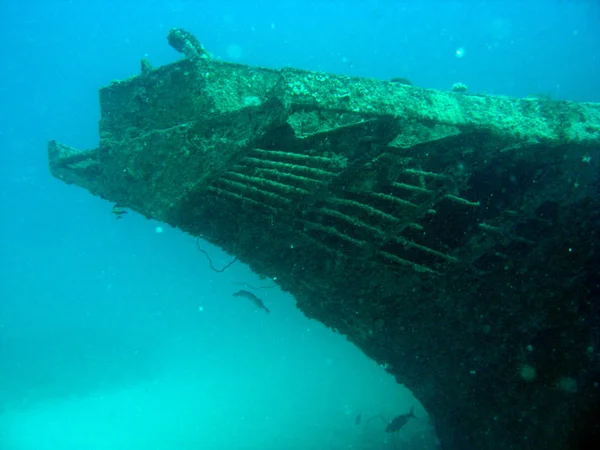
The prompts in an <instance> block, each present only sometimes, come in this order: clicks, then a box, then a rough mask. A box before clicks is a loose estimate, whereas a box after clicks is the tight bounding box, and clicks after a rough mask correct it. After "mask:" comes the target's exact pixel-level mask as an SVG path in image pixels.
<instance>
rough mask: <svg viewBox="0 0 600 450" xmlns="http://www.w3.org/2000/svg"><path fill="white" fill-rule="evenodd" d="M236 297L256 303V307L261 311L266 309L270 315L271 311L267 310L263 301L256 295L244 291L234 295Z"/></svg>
mask: <svg viewBox="0 0 600 450" xmlns="http://www.w3.org/2000/svg"><path fill="white" fill-rule="evenodd" d="M233 296H234V297H246V298H247V299H248V300H250V301H251V302H252V303H254V304H255V305H256V306H258V307H259V308H260V309H264V310H265V311H266V312H268V313H270V312H271V311H270V310H269V308H267V307H266V306H265V304H264V303H263V301H262V300H261V299H260V298H258V297H257V296H256V295H254V294H253V293H252V292H248V291H244V290H243V289H242V290H241V291H237V292H235V293H234V294H233Z"/></svg>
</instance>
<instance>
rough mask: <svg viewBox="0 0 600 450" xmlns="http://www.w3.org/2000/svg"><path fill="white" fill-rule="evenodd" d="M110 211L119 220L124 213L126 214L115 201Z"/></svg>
mask: <svg viewBox="0 0 600 450" xmlns="http://www.w3.org/2000/svg"><path fill="white" fill-rule="evenodd" d="M112 213H113V214H114V215H115V216H117V220H119V219H122V218H123V216H124V215H125V214H127V211H125V210H124V209H123V207H122V206H121V205H119V204H118V203H116V204H115V206H113V208H112Z"/></svg>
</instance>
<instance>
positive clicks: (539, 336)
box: [48, 29, 600, 450]
mask: <svg viewBox="0 0 600 450" xmlns="http://www.w3.org/2000/svg"><path fill="white" fill-rule="evenodd" d="M169 43H170V44H171V45H172V46H173V47H174V48H175V49H176V50H178V51H180V52H183V53H184V58H183V59H181V60H179V61H177V62H175V63H173V64H169V65H166V66H163V67H158V68H152V67H151V66H150V64H149V63H148V62H147V61H142V70H141V72H140V74H139V75H137V76H134V77H132V78H130V79H127V80H124V81H118V82H113V83H111V84H110V85H108V86H106V87H104V88H102V89H101V90H100V105H101V120H100V143H99V146H98V148H95V149H92V150H79V149H74V148H71V147H68V146H66V145H63V144H59V143H57V142H55V141H51V142H49V144H48V158H49V165H50V170H51V172H52V174H53V175H54V176H55V177H57V178H59V179H61V180H63V181H64V182H66V183H74V184H76V185H78V186H81V187H83V188H85V189H87V190H88V191H89V192H90V193H92V194H93V195H97V196H100V197H102V198H105V199H107V200H110V201H111V202H115V203H118V204H119V205H121V206H123V207H127V208H131V209H132V210H135V211H137V212H139V213H140V214H143V215H145V216H147V217H151V218H154V219H156V220H160V221H163V222H166V223H169V224H171V225H173V226H175V227H178V228H180V229H181V230H183V231H185V232H187V233H190V234H192V235H194V236H202V237H203V238H204V239H207V240H209V241H210V242H212V243H214V244H216V245H218V246H220V247H222V248H223V249H224V250H226V251H227V252H229V253H231V254H233V255H235V256H236V257H237V258H239V260H241V261H243V262H244V263H246V264H248V265H249V266H250V267H251V268H252V269H253V270H254V271H255V272H256V273H258V274H260V275H264V276H267V277H272V278H275V277H276V279H277V283H278V284H279V285H280V286H281V288H282V289H284V290H287V291H289V292H291V293H292V294H293V295H294V296H295V298H296V299H297V305H298V307H299V308H300V309H301V310H302V311H303V312H304V313H305V314H306V315H307V316H309V317H311V318H315V319H317V320H319V321H321V322H323V323H324V324H326V325H328V326H329V327H331V328H333V329H335V330H337V331H338V332H340V333H343V334H345V335H346V336H347V337H348V339H350V340H351V341H352V342H354V343H355V344H356V345H357V346H358V347H360V348H361V349H362V350H363V351H364V352H365V353H366V354H367V355H368V356H370V357H371V358H373V359H374V360H376V361H377V362H379V363H380V364H382V365H385V367H386V368H387V370H388V371H390V372H391V373H393V374H394V375H395V376H396V378H397V380H398V381H399V382H402V383H404V384H405V385H407V387H409V388H410V389H411V390H412V391H413V393H414V394H415V395H416V396H417V397H418V398H419V400H420V401H421V402H422V403H423V405H424V406H425V407H426V408H427V410H428V411H429V413H430V414H431V416H432V418H433V420H434V426H435V428H436V432H437V433H438V436H439V438H440V441H441V445H442V448H444V449H460V450H463V449H502V450H510V449H519V450H521V449H531V448H544V449H548V450H551V449H563V448H579V447H578V446H580V447H581V448H583V445H584V444H586V443H588V442H591V440H592V439H594V438H595V437H597V434H598V423H597V422H596V419H597V416H596V414H597V407H598V405H599V404H600V386H599V385H598V383H599V382H600V377H599V374H600V300H599V299H600V284H599V283H598V281H597V280H598V276H597V273H598V271H599V269H600V254H599V247H598V243H599V239H600V104H589V103H588V104H581V103H572V102H566V101H553V100H550V99H548V98H523V99H517V98H507V97H497V96H489V95H475V94H469V93H467V92H440V91H436V90H431V89H424V88H420V87H415V86H411V85H406V84H402V83H393V82H387V81H381V80H374V79H365V78H356V77H349V76H341V75H334V74H328V73H317V72H311V71H306V70H299V69H294V68H285V69H282V70H272V69H266V68H259V67H249V66H246V65H241V64H232V63H227V62H222V61H218V60H215V59H212V58H211V57H210V56H209V54H208V53H207V52H206V50H205V49H204V48H203V47H202V46H201V45H200V44H199V43H198V41H197V40H196V39H195V38H194V37H193V36H192V35H191V34H189V33H187V32H185V31H184V30H181V29H174V30H171V31H170V33H169Z"/></svg>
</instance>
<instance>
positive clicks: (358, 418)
mask: <svg viewBox="0 0 600 450" xmlns="http://www.w3.org/2000/svg"><path fill="white" fill-rule="evenodd" d="M361 420H362V416H361V415H360V413H359V414H358V416H356V419H354V424H355V425H360V422H361Z"/></svg>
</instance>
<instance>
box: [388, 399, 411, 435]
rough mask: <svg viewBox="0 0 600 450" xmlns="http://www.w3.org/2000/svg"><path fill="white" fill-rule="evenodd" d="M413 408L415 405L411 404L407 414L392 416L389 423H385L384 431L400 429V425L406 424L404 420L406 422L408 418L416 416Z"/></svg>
mask: <svg viewBox="0 0 600 450" xmlns="http://www.w3.org/2000/svg"><path fill="white" fill-rule="evenodd" d="M414 410H415V407H414V406H413V407H412V408H410V412H409V413H408V414H400V415H398V416H396V417H394V418H393V419H392V420H391V421H390V423H388V424H387V427H385V432H386V433H395V432H396V431H400V430H401V429H402V427H403V426H404V425H406V422H408V420H409V419H415V418H416V416H415V414H414Z"/></svg>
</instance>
